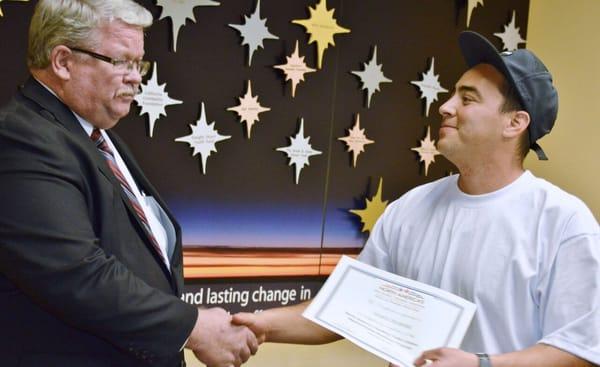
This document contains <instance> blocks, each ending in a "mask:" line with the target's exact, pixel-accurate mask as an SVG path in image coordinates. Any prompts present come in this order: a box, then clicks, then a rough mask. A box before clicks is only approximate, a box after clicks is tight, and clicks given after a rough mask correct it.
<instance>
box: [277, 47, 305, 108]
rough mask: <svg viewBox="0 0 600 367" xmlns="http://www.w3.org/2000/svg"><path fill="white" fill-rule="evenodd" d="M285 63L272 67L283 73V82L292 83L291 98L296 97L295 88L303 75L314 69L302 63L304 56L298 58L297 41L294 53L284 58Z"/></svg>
mask: <svg viewBox="0 0 600 367" xmlns="http://www.w3.org/2000/svg"><path fill="white" fill-rule="evenodd" d="M286 59H287V63H286V64H282V65H275V66H273V67H274V68H276V69H281V70H283V72H284V73H285V80H291V81H292V97H295V96H296V86H297V85H298V83H300V82H301V81H303V80H304V74H306V73H312V72H314V71H316V70H315V69H312V68H309V67H308V66H306V63H305V62H304V56H300V52H299V51H298V41H296V48H295V49H294V53H293V54H291V55H290V56H286Z"/></svg>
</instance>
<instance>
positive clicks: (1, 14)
mask: <svg viewBox="0 0 600 367" xmlns="http://www.w3.org/2000/svg"><path fill="white" fill-rule="evenodd" d="M10 1H21V2H26V1H29V0H10ZM1 2H2V0H0V3H1ZM3 16H4V12H3V11H2V7H0V17H3Z"/></svg>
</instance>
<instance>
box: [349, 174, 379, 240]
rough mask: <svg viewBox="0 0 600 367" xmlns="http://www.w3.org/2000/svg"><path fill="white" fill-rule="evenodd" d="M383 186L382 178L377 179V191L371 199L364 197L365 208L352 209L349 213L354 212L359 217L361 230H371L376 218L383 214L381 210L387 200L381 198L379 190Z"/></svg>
mask: <svg viewBox="0 0 600 367" xmlns="http://www.w3.org/2000/svg"><path fill="white" fill-rule="evenodd" d="M382 188H383V178H380V179H379V187H378V188H377V193H376V194H375V196H373V198H372V199H371V200H369V199H366V198H365V205H366V208H364V209H352V210H350V213H352V214H356V215H358V216H359V217H360V220H361V222H362V223H363V228H362V232H371V231H372V230H373V227H374V226H375V222H377V219H379V217H380V216H381V214H383V211H384V210H385V208H386V207H387V203H388V200H385V201H382V200H381V191H382Z"/></svg>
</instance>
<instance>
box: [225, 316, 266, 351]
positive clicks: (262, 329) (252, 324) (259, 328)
mask: <svg viewBox="0 0 600 367" xmlns="http://www.w3.org/2000/svg"><path fill="white" fill-rule="evenodd" d="M232 322H233V323H234V324H236V325H243V326H246V327H248V328H249V329H250V330H252V332H253V333H254V335H255V336H256V339H257V340H258V343H259V344H262V343H263V342H265V341H266V339H267V334H268V331H269V330H268V326H267V323H266V322H265V320H263V319H261V318H260V314H255V313H248V312H240V313H236V314H235V315H233V319H232Z"/></svg>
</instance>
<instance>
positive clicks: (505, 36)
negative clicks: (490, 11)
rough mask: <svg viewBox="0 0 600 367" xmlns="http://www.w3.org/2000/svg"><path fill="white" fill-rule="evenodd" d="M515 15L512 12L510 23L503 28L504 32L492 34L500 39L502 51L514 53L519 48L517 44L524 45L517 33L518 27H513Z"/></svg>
mask: <svg viewBox="0 0 600 367" xmlns="http://www.w3.org/2000/svg"><path fill="white" fill-rule="evenodd" d="M515 18H516V14H515V11H514V10H513V13H512V19H511V20H510V23H508V24H507V25H505V26H504V32H500V33H494V36H496V37H498V38H500V39H501V40H502V43H503V44H504V49H503V50H504V51H515V50H517V49H518V48H519V43H525V40H524V39H523V38H521V34H520V33H519V27H517V26H516V25H515Z"/></svg>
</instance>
